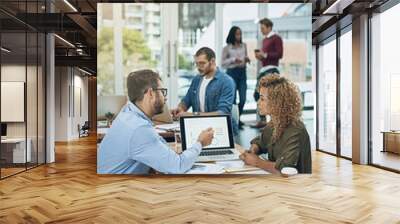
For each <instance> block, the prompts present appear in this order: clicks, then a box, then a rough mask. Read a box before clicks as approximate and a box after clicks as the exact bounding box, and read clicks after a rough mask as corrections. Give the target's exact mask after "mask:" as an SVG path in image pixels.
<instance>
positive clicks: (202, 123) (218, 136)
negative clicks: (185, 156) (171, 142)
mask: <svg viewBox="0 0 400 224" xmlns="http://www.w3.org/2000/svg"><path fill="white" fill-rule="evenodd" d="M210 127H211V128H213V130H214V138H213V140H212V143H211V144H210V145H208V146H206V147H204V148H203V149H223V148H234V142H233V134H232V127H231V119H230V116H229V115H214V116H195V117H181V120H180V128H181V134H182V150H185V149H187V148H190V147H191V146H192V145H193V144H195V143H196V142H197V139H198V137H199V135H200V133H201V131H203V130H205V129H207V128H210Z"/></svg>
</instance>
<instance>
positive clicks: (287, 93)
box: [240, 74, 311, 173]
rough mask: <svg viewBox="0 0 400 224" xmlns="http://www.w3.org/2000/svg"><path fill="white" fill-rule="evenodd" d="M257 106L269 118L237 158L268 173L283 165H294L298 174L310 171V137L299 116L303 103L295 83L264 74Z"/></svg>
mask: <svg viewBox="0 0 400 224" xmlns="http://www.w3.org/2000/svg"><path fill="white" fill-rule="evenodd" d="M258 108H259V110H260V113H261V114H262V115H269V116H270V117H271V120H270V121H269V122H268V124H267V126H266V127H265V128H264V130H263V132H262V133H261V135H260V136H258V137H256V138H254V139H253V140H252V141H251V147H250V150H249V151H246V152H245V153H243V154H242V155H241V156H240V158H241V159H242V160H243V161H244V162H245V163H246V164H248V165H252V166H256V167H259V168H262V169H264V170H266V171H268V172H270V173H280V171H281V170H282V168H284V167H293V168H296V169H297V171H298V173H311V149H310V148H311V147H310V137H309V135H308V133H307V130H306V128H305V126H304V124H303V122H302V119H301V110H302V104H301V98H300V92H299V89H298V88H297V86H296V85H295V84H294V83H292V82H290V81H289V80H288V79H286V78H284V77H282V76H279V75H276V74H272V75H269V76H265V77H264V78H262V79H261V80H260V99H259V100H258ZM261 153H268V160H263V159H261V158H259V157H258V155H259V154H261Z"/></svg>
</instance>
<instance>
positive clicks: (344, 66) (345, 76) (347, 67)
mask: <svg viewBox="0 0 400 224" xmlns="http://www.w3.org/2000/svg"><path fill="white" fill-rule="evenodd" d="M351 41H352V35H351V31H349V32H347V33H345V34H343V35H342V36H341V37H340V122H341V124H340V135H341V137H340V144H341V146H340V153H341V155H342V156H346V157H349V158H351V157H352V148H351V141H352V125H351V124H352V50H351V48H352V44H351Z"/></svg>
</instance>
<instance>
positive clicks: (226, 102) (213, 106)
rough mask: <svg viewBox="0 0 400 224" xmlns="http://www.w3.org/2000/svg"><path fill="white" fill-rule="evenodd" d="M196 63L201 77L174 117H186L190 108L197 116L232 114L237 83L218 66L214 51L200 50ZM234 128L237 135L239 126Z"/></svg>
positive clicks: (196, 55) (197, 79)
mask: <svg viewBox="0 0 400 224" xmlns="http://www.w3.org/2000/svg"><path fill="white" fill-rule="evenodd" d="M195 61H196V66H197V69H198V71H199V73H200V75H198V76H196V77H194V78H193V80H192V83H191V85H190V87H189V90H188V92H187V93H186V96H185V97H184V98H183V99H182V101H181V102H180V103H179V105H178V107H177V108H176V109H174V110H172V111H171V112H172V115H173V116H174V117H179V116H182V115H185V113H186V111H187V110H188V109H189V108H190V107H192V108H193V112H194V113H195V114H201V115H214V114H231V110H232V104H233V99H234V94H235V83H234V81H233V80H232V78H231V77H229V76H228V75H227V74H225V73H224V72H222V71H221V70H219V68H218V67H217V66H216V63H215V53H214V51H213V50H212V49H210V48H208V47H203V48H200V49H199V50H198V51H197V52H196V54H195ZM233 127H234V133H235V135H236V134H237V132H238V131H237V125H235V124H234V125H233Z"/></svg>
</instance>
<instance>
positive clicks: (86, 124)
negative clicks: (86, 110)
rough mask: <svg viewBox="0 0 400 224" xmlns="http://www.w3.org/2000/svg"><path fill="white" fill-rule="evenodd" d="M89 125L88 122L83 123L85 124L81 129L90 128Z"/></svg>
mask: <svg viewBox="0 0 400 224" xmlns="http://www.w3.org/2000/svg"><path fill="white" fill-rule="evenodd" d="M89 124H90V123H89V121H85V123H84V124H83V126H82V129H89V128H90V125H89Z"/></svg>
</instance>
